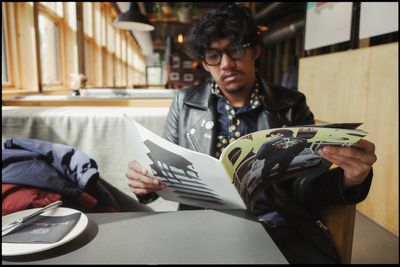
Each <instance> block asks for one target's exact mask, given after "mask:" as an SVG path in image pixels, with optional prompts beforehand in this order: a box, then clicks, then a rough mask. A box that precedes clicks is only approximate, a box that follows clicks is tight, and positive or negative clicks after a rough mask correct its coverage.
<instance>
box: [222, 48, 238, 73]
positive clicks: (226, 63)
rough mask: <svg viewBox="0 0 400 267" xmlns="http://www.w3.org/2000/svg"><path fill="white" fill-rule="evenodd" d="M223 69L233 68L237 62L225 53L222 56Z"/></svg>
mask: <svg viewBox="0 0 400 267" xmlns="http://www.w3.org/2000/svg"><path fill="white" fill-rule="evenodd" d="M221 57H222V58H221V68H222V69H226V68H231V67H232V66H235V64H236V63H235V60H233V59H231V58H230V57H229V56H228V54H227V53H226V52H225V51H224V52H223V53H222V55H221Z"/></svg>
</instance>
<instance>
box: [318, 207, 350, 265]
mask: <svg viewBox="0 0 400 267" xmlns="http://www.w3.org/2000/svg"><path fill="white" fill-rule="evenodd" d="M319 212H320V215H321V221H322V223H323V224H324V225H325V226H326V227H327V228H328V231H329V233H330V235H331V238H332V241H333V244H334V246H335V248H336V251H337V253H338V255H339V257H340V262H341V263H342V264H350V263H351V253H352V249H353V236H354V223H355V217H356V205H331V206H326V207H323V208H321V209H320V210H319Z"/></svg>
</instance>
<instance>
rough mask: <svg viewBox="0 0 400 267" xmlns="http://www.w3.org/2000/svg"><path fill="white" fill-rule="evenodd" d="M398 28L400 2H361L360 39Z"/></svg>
mask: <svg viewBox="0 0 400 267" xmlns="http://www.w3.org/2000/svg"><path fill="white" fill-rule="evenodd" d="M398 30H399V3H398V2H361V11H360V33H359V39H364V38H369V37H373V36H377V35H381V34H385V33H390V32H395V31H398Z"/></svg>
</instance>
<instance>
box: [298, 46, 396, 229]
mask: <svg viewBox="0 0 400 267" xmlns="http://www.w3.org/2000/svg"><path fill="white" fill-rule="evenodd" d="M398 49H399V48H398V42H397V43H391V44H385V45H380V46H373V47H367V48H361V49H357V50H352V51H345V52H338V53H332V54H328V55H321V56H314V57H308V58H302V59H300V66H299V85H298V87H299V91H301V92H303V93H305V95H306V97H307V102H308V104H309V106H310V107H311V110H312V111H313V113H314V115H315V118H316V119H318V120H322V121H326V122H364V124H363V125H361V126H360V128H361V129H363V130H365V131H367V132H369V133H370V135H369V136H368V137H367V138H366V139H367V140H369V141H371V142H373V143H374V144H375V146H376V151H375V153H376V155H377V157H378V160H377V162H376V163H375V164H374V179H373V182H372V187H371V190H370V194H369V196H368V197H367V199H366V200H365V201H364V202H362V203H360V204H358V205H357V210H358V211H360V212H361V213H362V214H364V215H366V216H367V217H369V218H370V219H372V220H373V221H374V222H376V223H378V224H379V225H381V226H382V227H384V228H385V229H387V230H388V231H390V232H392V233H393V234H395V235H396V236H398V235H399V232H398V230H399V124H398V121H399V115H398V114H399V104H398V101H399V75H398V73H399V66H398V64H399V61H398V59H399V55H398Z"/></svg>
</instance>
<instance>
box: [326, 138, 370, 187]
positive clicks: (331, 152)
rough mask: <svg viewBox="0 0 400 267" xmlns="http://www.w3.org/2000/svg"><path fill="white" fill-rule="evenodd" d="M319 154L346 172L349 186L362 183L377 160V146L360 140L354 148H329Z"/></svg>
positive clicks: (346, 182)
mask: <svg viewBox="0 0 400 267" xmlns="http://www.w3.org/2000/svg"><path fill="white" fill-rule="evenodd" d="M318 152H319V154H320V155H321V156H322V157H324V158H325V159H327V160H329V161H330V162H332V163H333V164H336V165H337V166H339V167H340V168H342V169H343V170H344V176H345V180H346V181H344V182H345V183H344V184H346V185H349V186H350V185H353V186H354V185H357V184H360V183H362V182H363V181H364V179H365V178H366V177H367V175H368V173H369V171H370V169H371V167H372V164H374V163H375V162H376V159H377V158H376V155H375V145H374V144H373V143H371V142H369V141H366V140H360V141H358V142H357V143H355V144H354V145H353V146H352V147H335V146H328V147H324V148H323V149H320V150H319V151H318Z"/></svg>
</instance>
